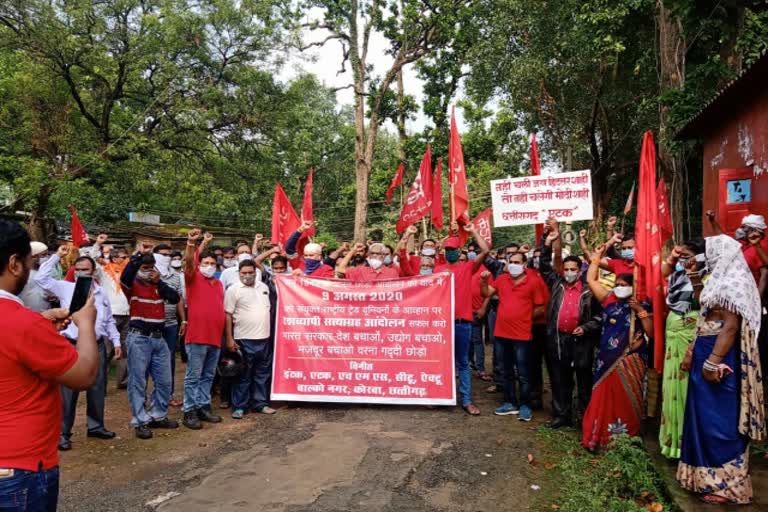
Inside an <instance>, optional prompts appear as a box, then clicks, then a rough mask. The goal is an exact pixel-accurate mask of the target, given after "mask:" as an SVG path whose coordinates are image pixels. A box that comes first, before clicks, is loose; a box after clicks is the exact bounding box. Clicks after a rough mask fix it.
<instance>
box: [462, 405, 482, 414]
mask: <svg viewBox="0 0 768 512" xmlns="http://www.w3.org/2000/svg"><path fill="white" fill-rule="evenodd" d="M462 409H464V412H466V413H467V414H469V415H470V416H480V409H478V408H477V406H476V405H475V404H467V405H465V406H464V407H462Z"/></svg>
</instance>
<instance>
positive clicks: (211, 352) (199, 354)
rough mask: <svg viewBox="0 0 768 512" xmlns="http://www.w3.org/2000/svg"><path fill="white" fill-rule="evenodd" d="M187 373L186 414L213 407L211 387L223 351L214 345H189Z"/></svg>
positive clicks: (187, 347)
mask: <svg viewBox="0 0 768 512" xmlns="http://www.w3.org/2000/svg"><path fill="white" fill-rule="evenodd" d="M186 349H187V373H186V374H185V375H184V412H190V411H194V410H195V409H202V408H210V407H211V386H213V376H214V375H215V374H216V364H217V363H218V362H219V352H220V351H221V349H220V348H219V347H215V346H213V345H203V344H201V343H188V344H187V345H186Z"/></svg>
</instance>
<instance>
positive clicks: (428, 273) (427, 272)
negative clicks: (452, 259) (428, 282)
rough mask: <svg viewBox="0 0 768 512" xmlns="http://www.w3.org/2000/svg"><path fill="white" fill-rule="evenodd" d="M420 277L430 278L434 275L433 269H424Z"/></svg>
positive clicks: (420, 271) (420, 272)
mask: <svg viewBox="0 0 768 512" xmlns="http://www.w3.org/2000/svg"><path fill="white" fill-rule="evenodd" d="M419 275H420V276H430V275H432V269H431V268H422V269H421V270H419Z"/></svg>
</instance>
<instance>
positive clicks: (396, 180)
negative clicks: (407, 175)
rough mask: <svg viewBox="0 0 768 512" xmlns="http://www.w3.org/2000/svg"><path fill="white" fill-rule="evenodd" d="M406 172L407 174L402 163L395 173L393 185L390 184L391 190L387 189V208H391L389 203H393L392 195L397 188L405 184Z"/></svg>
mask: <svg viewBox="0 0 768 512" xmlns="http://www.w3.org/2000/svg"><path fill="white" fill-rule="evenodd" d="M404 172H405V166H404V165H403V162H400V165H398V166H397V172H396V173H395V177H394V178H392V183H390V184H389V188H388V189H387V206H389V203H391V202H392V193H393V192H394V191H395V189H396V188H397V187H399V186H400V185H402V184H403V173H404Z"/></svg>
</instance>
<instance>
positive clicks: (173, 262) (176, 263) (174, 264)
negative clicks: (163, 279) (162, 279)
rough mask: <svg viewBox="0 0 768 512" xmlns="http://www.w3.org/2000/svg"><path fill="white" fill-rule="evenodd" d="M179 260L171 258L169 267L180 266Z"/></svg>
mask: <svg viewBox="0 0 768 512" xmlns="http://www.w3.org/2000/svg"><path fill="white" fill-rule="evenodd" d="M181 265H182V263H181V260H173V261H172V262H171V268H181Z"/></svg>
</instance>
